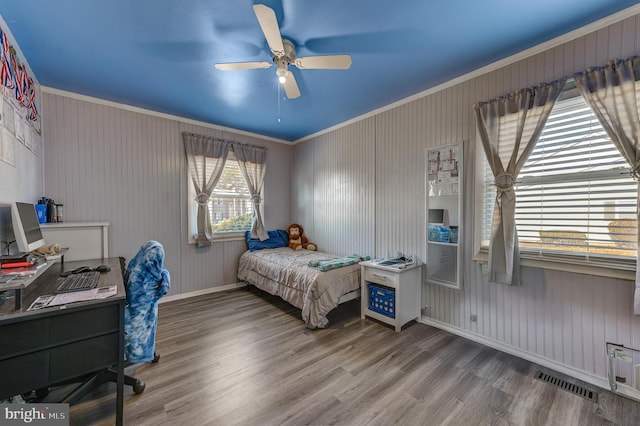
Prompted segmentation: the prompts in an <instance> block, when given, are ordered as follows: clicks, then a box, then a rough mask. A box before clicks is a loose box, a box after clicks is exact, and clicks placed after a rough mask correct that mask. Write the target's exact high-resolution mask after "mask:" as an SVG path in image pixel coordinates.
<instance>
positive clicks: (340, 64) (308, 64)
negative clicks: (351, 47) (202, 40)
mask: <svg viewBox="0 0 640 426" xmlns="http://www.w3.org/2000/svg"><path fill="white" fill-rule="evenodd" d="M253 11H254V12H255V14H256V17H257V18H258V23H259V24H260V28H262V32H263V33H264V37H265V38H266V39H267V44H268V45H269V49H271V53H273V63H271V62H230V63H222V64H216V65H215V67H216V68H217V69H219V70H221V71H235V70H248V69H255V68H271V67H272V66H273V65H274V64H275V65H276V67H277V69H276V75H277V76H278V81H279V82H280V84H282V87H283V88H284V91H285V93H286V94H287V98H289V99H295V98H297V97H299V96H300V89H299V88H298V84H297V83H296V79H295V78H294V76H293V73H291V72H290V71H289V65H295V66H296V68H298V69H301V70H303V69H333V70H346V69H349V67H351V56H349V55H326V56H308V57H304V58H296V49H295V46H294V45H293V43H292V42H291V41H290V40H287V39H286V38H282V35H281V34H280V28H279V27H278V20H277V19H276V14H275V12H274V11H273V9H271V8H270V7H268V6H265V5H263V4H255V5H253Z"/></svg>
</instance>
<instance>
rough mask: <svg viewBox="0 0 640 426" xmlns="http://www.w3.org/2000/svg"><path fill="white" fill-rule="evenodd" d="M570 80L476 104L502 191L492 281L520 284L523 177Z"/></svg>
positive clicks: (492, 255) (479, 124)
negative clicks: (519, 185)
mask: <svg viewBox="0 0 640 426" xmlns="http://www.w3.org/2000/svg"><path fill="white" fill-rule="evenodd" d="M565 83H566V79H561V80H558V81H555V82H553V83H549V84H543V85H540V86H536V87H532V88H527V89H521V90H518V91H516V92H514V93H511V94H509V95H506V96H503V97H500V98H497V99H494V100H491V101H488V102H481V103H478V104H476V105H474V107H473V108H474V112H475V117H476V126H477V130H478V135H479V137H480V140H481V142H482V147H483V148H484V152H485V154H486V157H487V160H488V162H489V166H490V167H491V171H492V172H493V176H494V179H495V185H496V189H497V196H496V202H495V205H494V209H493V219H492V226H491V242H490V246H489V265H488V266H489V281H491V282H496V283H501V284H508V285H512V284H514V285H515V284H519V283H520V248H519V246H518V231H517V229H516V224H515V210H516V193H515V190H514V188H513V187H514V184H515V182H516V179H517V178H518V173H520V170H521V169H522V167H523V166H524V164H525V162H526V161H527V158H528V157H529V155H530V154H531V152H532V151H533V148H534V147H535V145H536V142H537V141H538V138H539V137H540V133H541V132H542V129H543V128H544V124H545V123H546V121H547V118H549V114H550V113H551V109H552V108H553V106H554V105H555V102H556V100H557V99H558V96H559V95H560V93H561V91H562V89H563V88H564V85H565Z"/></svg>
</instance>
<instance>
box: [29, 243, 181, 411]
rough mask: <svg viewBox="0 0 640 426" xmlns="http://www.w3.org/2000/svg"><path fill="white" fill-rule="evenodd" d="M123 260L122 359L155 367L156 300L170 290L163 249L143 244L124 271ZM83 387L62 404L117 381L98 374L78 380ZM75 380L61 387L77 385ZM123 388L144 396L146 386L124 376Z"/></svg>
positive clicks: (113, 374)
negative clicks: (153, 364) (123, 327)
mask: <svg viewBox="0 0 640 426" xmlns="http://www.w3.org/2000/svg"><path fill="white" fill-rule="evenodd" d="M124 264H125V259H124V258H123V257H121V258H120V265H121V267H122V271H123V279H124V283H125V290H126V305H125V315H124V317H125V356H126V365H125V366H130V365H133V364H139V363H143V362H151V363H156V362H158V360H159V359H160V355H158V354H157V353H156V352H155V337H156V329H157V324H158V300H160V298H162V297H163V296H164V295H165V294H167V292H168V291H169V288H170V276H169V271H167V270H166V269H165V268H164V247H163V246H162V244H160V243H159V242H157V241H149V242H147V243H146V244H144V245H143V246H142V247H141V248H140V250H138V253H137V254H136V255H135V256H134V257H133V259H131V261H130V262H129V265H128V266H127V267H126V269H125V268H124ZM80 380H81V381H82V383H81V384H80V386H78V387H77V388H75V389H74V390H73V391H72V392H71V393H70V394H68V395H67V396H66V397H65V398H64V399H63V400H62V402H64V403H69V404H74V403H76V402H78V401H79V400H81V399H82V398H83V397H84V396H85V395H86V394H87V393H89V392H90V391H91V390H93V389H94V388H95V387H97V386H99V385H101V384H102V383H105V382H108V381H112V382H116V381H117V372H116V371H115V370H114V369H112V368H109V369H106V370H102V371H99V372H97V373H95V374H92V375H90V376H88V377H87V376H84V377H82V378H81V379H80ZM78 381H79V380H78V378H76V379H74V380H72V381H67V382H65V383H61V385H62V384H69V383H77V382H78ZM124 384H125V385H127V386H131V387H132V388H133V392H134V393H135V394H141V393H142V392H144V389H145V386H146V385H145V383H144V382H143V381H141V380H140V379H137V378H136V377H134V376H131V375H128V374H125V376H124ZM47 394H48V389H46V390H45V389H39V390H37V391H36V396H37V397H38V399H41V398H43V397H44V396H46V395H47Z"/></svg>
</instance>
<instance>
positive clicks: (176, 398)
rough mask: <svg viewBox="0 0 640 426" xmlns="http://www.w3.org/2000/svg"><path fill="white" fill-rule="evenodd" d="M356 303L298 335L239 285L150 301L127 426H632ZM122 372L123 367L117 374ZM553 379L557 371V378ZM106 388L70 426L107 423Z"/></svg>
mask: <svg viewBox="0 0 640 426" xmlns="http://www.w3.org/2000/svg"><path fill="white" fill-rule="evenodd" d="M359 311H360V310H359V301H352V302H349V303H347V304H344V305H341V306H340V307H339V308H338V309H337V310H336V311H334V312H332V313H331V314H330V317H329V318H330V320H331V325H330V328H329V329H325V330H307V329H305V327H304V324H303V322H302V321H301V320H300V319H299V318H300V311H299V310H296V309H295V308H292V307H291V306H290V305H287V304H285V303H283V302H281V301H280V300H279V299H276V298H274V297H272V296H270V295H267V294H265V293H262V292H260V291H259V290H255V289H251V290H247V289H239V290H233V291H229V292H224V293H216V294H212V295H206V296H200V297H197V298H192V299H188V300H182V301H175V302H171V303H166V304H162V305H160V319H159V325H158V340H157V347H156V348H157V350H158V352H159V353H160V354H161V359H160V362H159V363H157V364H145V365H141V366H139V367H138V368H137V369H136V370H135V373H136V375H137V376H138V377H139V378H141V379H143V380H144V381H145V382H146V383H147V388H146V390H145V392H144V393H143V394H141V395H134V394H133V393H132V391H131V389H130V388H127V389H126V390H125V424H127V425H136V426H137V425H184V426H187V425H188V426H195V425H302V424H317V425H328V424H340V425H369V424H373V425H390V424H401V425H414V424H415V425H440V424H449V425H494V424H497V425H503V424H504V425H507V424H513V425H581V426H583V425H613V424H618V425H639V424H640V403H638V402H635V401H632V400H630V399H627V398H624V397H620V396H617V395H614V394H612V393H610V392H608V391H605V390H602V389H599V388H595V387H593V386H591V385H585V384H584V383H582V382H579V381H576V380H574V379H570V378H566V377H565V378H566V379H567V380H569V381H571V382H575V383H578V384H581V385H583V386H585V387H586V388H588V389H591V390H595V391H596V392H598V393H599V401H598V403H593V402H591V401H588V400H586V399H584V398H582V397H580V396H576V395H574V394H572V393H569V392H567V391H565V390H562V389H560V388H558V387H556V386H554V385H551V384H547V383H545V382H542V381H540V380H537V379H536V378H535V377H534V376H535V373H536V372H537V371H539V370H542V371H544V372H547V373H553V374H557V373H554V372H552V371H550V370H547V369H544V368H542V367H540V366H537V365H535V364H532V363H530V362H528V361H524V360H521V359H519V358H516V357H513V356H510V355H507V354H505V353H502V352H499V351H496V350H494V349H491V348H488V347H486V346H483V345H480V344H477V343H474V342H471V341H469V340H466V339H464V338H461V337H458V336H455V335H452V334H450V333H448V332H445V331H441V330H438V329H435V328H433V327H430V326H427V325H424V324H417V323H413V324H411V323H410V324H408V325H407V326H405V329H404V330H403V331H402V332H401V333H395V332H394V331H393V330H392V329H391V328H390V327H387V326H385V325H383V324H380V323H378V322H376V321H373V320H370V319H367V320H361V319H360V316H359ZM128 371H131V370H128ZM562 377H564V376H562ZM113 389H114V385H113V384H109V385H104V386H103V387H102V388H99V389H98V390H97V391H96V392H94V394H92V395H90V396H89V397H87V398H86V399H85V400H83V401H81V402H80V403H78V404H76V405H75V406H73V407H71V424H72V425H88V424H105V425H107V424H113V423H114V414H113V409H114V408H113V407H114V396H113V394H112V391H113Z"/></svg>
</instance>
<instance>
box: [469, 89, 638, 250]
mask: <svg viewBox="0 0 640 426" xmlns="http://www.w3.org/2000/svg"><path fill="white" fill-rule="evenodd" d="M479 151H480V152H481V153H483V150H482V149H480V150H479ZM515 191H516V195H517V202H516V215H515V220H516V227H517V230H518V237H519V244H520V252H521V254H522V255H523V257H526V255H527V254H529V255H532V254H534V255H536V256H571V258H576V257H578V256H579V257H581V258H588V259H590V260H593V259H598V260H602V259H604V260H606V259H609V260H611V259H634V260H635V257H636V246H637V243H636V241H637V239H636V232H637V231H636V226H637V223H636V222H637V219H636V202H637V201H636V200H637V197H638V194H637V182H636V181H635V180H634V179H633V178H632V176H631V170H630V167H629V165H628V164H627V162H626V161H625V159H624V158H623V157H622V156H621V155H620V153H619V152H618V150H617V148H616V147H615V146H614V145H613V143H612V142H611V141H610V139H609V137H608V136H607V134H606V132H605V131H604V129H603V128H602V126H601V125H600V122H599V121H598V119H597V118H596V116H595V114H594V113H593V111H592V110H591V109H590V108H589V106H588V105H587V104H586V102H585V101H584V99H583V98H582V96H580V95H579V94H578V93H577V91H576V90H575V89H572V90H566V91H565V92H564V93H563V95H562V96H561V97H560V99H559V100H558V102H557V103H556V105H555V106H554V109H553V110H552V112H551V115H550V116H549V119H548V121H547V123H546V125H545V128H544V130H543V132H542V134H541V136H540V139H539V140H538V143H537V144H536V147H535V149H534V151H533V152H532V154H531V156H530V157H529V158H528V160H527V163H526V164H525V165H524V167H523V169H522V171H521V172H520V175H519V176H518V180H517V183H516V186H515ZM495 197H496V192H495V187H494V185H493V175H492V173H491V170H490V168H489V166H488V164H487V161H486V159H485V160H484V168H483V192H482V209H481V216H482V219H481V220H482V236H481V240H482V241H481V244H480V246H481V248H487V247H488V245H489V239H490V236H491V220H492V214H493V207H494V204H495Z"/></svg>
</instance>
